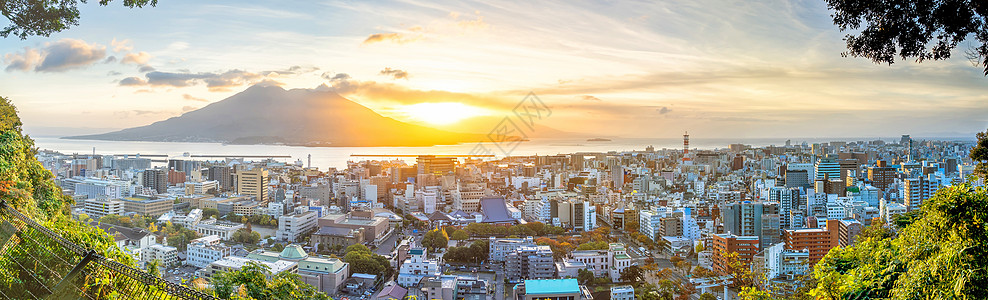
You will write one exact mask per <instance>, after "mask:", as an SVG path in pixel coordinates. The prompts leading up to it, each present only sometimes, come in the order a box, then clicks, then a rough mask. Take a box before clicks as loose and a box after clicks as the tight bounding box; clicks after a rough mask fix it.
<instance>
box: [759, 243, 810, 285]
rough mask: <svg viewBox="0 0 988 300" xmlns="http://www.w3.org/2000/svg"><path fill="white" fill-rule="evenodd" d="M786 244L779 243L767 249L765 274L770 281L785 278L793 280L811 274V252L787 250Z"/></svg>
mask: <svg viewBox="0 0 988 300" xmlns="http://www.w3.org/2000/svg"><path fill="white" fill-rule="evenodd" d="M785 246H786V244H785V243H778V244H775V245H772V246H771V247H769V248H768V249H765V273H766V278H768V279H769V280H772V279H776V278H779V277H784V278H785V279H789V280H791V279H793V278H795V277H797V276H801V275H806V274H809V272H810V263H809V259H810V251H809V250H807V249H803V250H790V249H786V247H785Z"/></svg>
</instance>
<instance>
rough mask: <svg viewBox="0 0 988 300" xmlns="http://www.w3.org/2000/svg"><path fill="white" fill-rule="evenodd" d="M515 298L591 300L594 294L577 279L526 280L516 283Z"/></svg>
mask: <svg viewBox="0 0 988 300" xmlns="http://www.w3.org/2000/svg"><path fill="white" fill-rule="evenodd" d="M514 295H515V297H514V300H545V299H548V300H591V299H593V295H592V294H590V290H589V289H587V287H585V286H581V285H580V284H579V282H577V281H576V279H572V278H570V279H541V280H525V281H524V282H523V283H521V284H518V285H515V287H514Z"/></svg>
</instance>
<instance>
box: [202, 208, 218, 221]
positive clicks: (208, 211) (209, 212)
mask: <svg viewBox="0 0 988 300" xmlns="http://www.w3.org/2000/svg"><path fill="white" fill-rule="evenodd" d="M219 216H220V211H219V210H217V209H215V208H204V209H203V210H202V218H203V219H208V218H209V217H217V218H218V217H219Z"/></svg>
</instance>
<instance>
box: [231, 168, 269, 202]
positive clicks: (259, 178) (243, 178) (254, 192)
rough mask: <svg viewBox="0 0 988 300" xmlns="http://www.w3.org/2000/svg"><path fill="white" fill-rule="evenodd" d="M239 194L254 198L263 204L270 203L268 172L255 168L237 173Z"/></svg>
mask: <svg viewBox="0 0 988 300" xmlns="http://www.w3.org/2000/svg"><path fill="white" fill-rule="evenodd" d="M237 194H240V195H243V196H254V198H255V200H257V201H258V202H261V203H266V202H268V170H266V169H264V168H254V169H251V170H240V171H237Z"/></svg>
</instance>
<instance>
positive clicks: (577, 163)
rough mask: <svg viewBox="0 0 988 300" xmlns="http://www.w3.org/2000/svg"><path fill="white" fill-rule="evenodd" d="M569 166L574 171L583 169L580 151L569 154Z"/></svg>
mask: <svg viewBox="0 0 988 300" xmlns="http://www.w3.org/2000/svg"><path fill="white" fill-rule="evenodd" d="M569 163H570V168H572V169H573V170H575V171H583V163H584V158H583V154H582V153H576V154H570V157H569Z"/></svg>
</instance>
